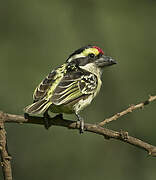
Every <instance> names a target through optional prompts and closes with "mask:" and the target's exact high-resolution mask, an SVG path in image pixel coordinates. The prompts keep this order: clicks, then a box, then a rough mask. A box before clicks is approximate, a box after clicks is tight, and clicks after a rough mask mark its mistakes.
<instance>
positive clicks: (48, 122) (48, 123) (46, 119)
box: [43, 111, 51, 130]
mask: <svg viewBox="0 0 156 180" xmlns="http://www.w3.org/2000/svg"><path fill="white" fill-rule="evenodd" d="M43 117H44V127H45V128H46V129H47V130H48V129H49V128H50V126H51V124H50V121H49V118H50V116H49V114H48V111H46V112H45V113H44V114H43Z"/></svg>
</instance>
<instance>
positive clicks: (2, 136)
mask: <svg viewBox="0 0 156 180" xmlns="http://www.w3.org/2000/svg"><path fill="white" fill-rule="evenodd" d="M3 121H4V119H3V117H2V119H1V121H0V154H1V166H2V171H3V176H4V180H12V171H11V162H10V161H11V157H10V156H9V154H8V152H7V139H6V131H5V129H4V122H3Z"/></svg>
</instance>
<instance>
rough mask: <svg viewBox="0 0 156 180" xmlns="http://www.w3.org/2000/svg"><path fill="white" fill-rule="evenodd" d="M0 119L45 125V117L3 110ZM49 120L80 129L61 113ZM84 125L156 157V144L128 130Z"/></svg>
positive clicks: (58, 124) (8, 121)
mask: <svg viewBox="0 0 156 180" xmlns="http://www.w3.org/2000/svg"><path fill="white" fill-rule="evenodd" d="M0 121H3V122H7V123H20V124H22V123H29V124H39V125H44V119H43V117H36V116H28V117H27V118H24V117H23V116H21V115H14V114H8V113H3V112H0ZM49 121H50V125H54V126H63V127H67V128H69V129H77V130H79V124H78V123H77V122H75V121H70V120H66V119H63V118H62V117H61V116H59V115H57V116H55V117H54V118H49ZM84 127H85V131H87V132H91V133H95V134H98V135H102V136H104V137H105V138H106V139H110V138H113V139H117V140H120V141H123V142H126V143H129V144H131V145H133V146H136V147H139V148H141V149H144V150H145V151H147V152H148V154H149V155H151V156H155V157H156V147H155V146H153V145H151V144H148V143H146V142H144V141H142V140H140V139H137V138H135V137H132V136H129V135H128V133H127V132H124V131H120V132H117V131H113V130H110V129H107V128H103V127H101V126H99V125H96V124H88V123H85V125H84Z"/></svg>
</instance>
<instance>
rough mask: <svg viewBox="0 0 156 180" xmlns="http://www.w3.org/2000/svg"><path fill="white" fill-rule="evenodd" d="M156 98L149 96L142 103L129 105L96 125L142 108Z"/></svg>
mask: <svg viewBox="0 0 156 180" xmlns="http://www.w3.org/2000/svg"><path fill="white" fill-rule="evenodd" d="M154 100H156V96H149V99H148V100H146V101H144V102H142V103H139V104H136V105H131V106H130V107H129V108H127V109H126V110H124V111H122V112H120V113H117V114H115V115H113V116H112V117H110V118H107V119H105V120H103V121H102V122H100V123H99V124H98V125H99V126H104V125H105V124H106V123H109V122H111V121H115V120H117V119H119V118H120V117H121V116H124V115H126V114H128V113H131V112H132V111H134V110H136V109H140V108H143V107H144V106H145V105H148V104H149V103H150V102H152V101H154Z"/></svg>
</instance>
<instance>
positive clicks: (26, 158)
mask: <svg viewBox="0 0 156 180" xmlns="http://www.w3.org/2000/svg"><path fill="white" fill-rule="evenodd" d="M0 25H1V26H0V74H1V75H0V84H1V85H0V110H2V111H4V112H8V113H13V114H23V108H24V107H25V106H26V105H28V104H30V103H31V102H32V93H33V90H34V88H35V87H36V86H37V85H38V83H39V82H40V81H41V80H42V79H43V78H44V77H45V76H46V75H47V74H48V73H49V72H50V71H51V70H52V69H53V68H54V67H56V66H58V65H59V64H62V63H63V62H64V61H65V60H66V58H67V57H68V55H69V54H70V53H72V52H73V51H74V50H75V49H77V48H80V47H81V46H84V45H87V44H93V45H97V46H99V47H101V48H102V49H103V50H104V51H105V53H106V54H107V55H111V56H112V57H114V58H116V59H117V61H118V64H117V65H115V66H112V67H110V68H108V69H105V71H104V73H103V82H104V83H103V87H102V89H101V92H100V94H99V95H98V97H97V98H96V99H95V100H94V101H93V103H92V105H91V106H89V107H88V108H86V109H85V110H84V111H83V112H82V116H83V117H84V118H85V121H86V122H90V123H95V122H99V121H101V120H103V119H104V118H106V117H109V116H111V115H113V114H114V113H116V112H119V111H121V110H123V109H124V108H126V107H128V106H129V105H130V104H136V103H138V102H141V101H143V100H146V99H147V97H148V95H149V94H153V95H154V94H156V75H155V74H156V72H155V71H156V70H155V67H156V49H155V48H156V1H154V0H138V1H136V0H119V1H115V0H109V1H106V0H96V1H93V0H90V1H89V0H86V1H83V0H79V1H71V0H68V1H65V0H64V1H63V0H62V1H61V0H58V1H51V0H45V1H42V0H38V1H36V0H27V1H24V0H14V1H2V2H1V6H0ZM155 107H156V103H155V102H153V103H152V104H151V105H149V106H148V107H146V108H145V109H143V110H138V111H135V112H133V113H131V114H129V115H127V116H125V117H124V118H122V119H120V120H118V121H116V122H112V123H110V124H109V125H107V127H108V128H111V129H114V130H120V129H123V130H126V131H128V132H129V134H130V135H132V136H135V137H138V138H141V139H142V140H144V141H147V142H149V143H151V144H155V145H156V133H155V132H156V131H155V129H156V120H155V119H156V118H155V117H156V114H155ZM65 117H66V118H69V119H75V117H74V116H68V117H67V116H65ZM6 128H7V137H8V144H9V152H10V153H11V155H12V158H13V159H12V167H13V176H14V179H16V180H21V179H22V180H28V179H29V180H32V179H38V180H42V179H47V180H49V179H68V180H73V179H74V180H80V179H81V180H95V179H98V180H103V179H107V180H112V179H116V180H125V179H126V180H131V179H142V180H147V179H148V180H153V179H156V159H155V158H152V157H149V156H148V155H147V153H146V152H144V151H142V150H140V149H138V148H135V147H133V146H131V145H128V144H125V143H122V142H119V141H115V140H109V141H108V140H105V139H104V138H103V137H101V136H98V135H95V134H91V133H84V134H83V135H79V133H78V132H77V131H74V130H68V129H65V128H62V127H52V128H51V129H50V130H49V131H47V130H45V129H44V128H43V127H42V126H38V125H24V124H23V125H19V124H7V125H6ZM0 171H1V169H0ZM0 178H1V179H2V173H0Z"/></svg>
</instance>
